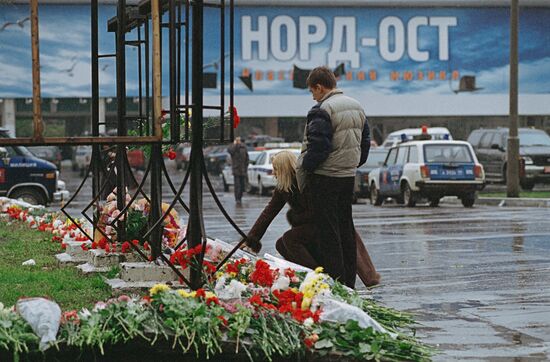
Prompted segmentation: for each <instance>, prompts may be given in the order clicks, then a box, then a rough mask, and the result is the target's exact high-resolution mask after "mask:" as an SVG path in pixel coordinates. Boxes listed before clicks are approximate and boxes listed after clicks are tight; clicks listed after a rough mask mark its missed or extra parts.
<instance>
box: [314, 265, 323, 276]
mask: <svg viewBox="0 0 550 362" xmlns="http://www.w3.org/2000/svg"><path fill="white" fill-rule="evenodd" d="M322 272H323V267H322V266H318V267H317V268H315V273H317V274H320V273H322Z"/></svg>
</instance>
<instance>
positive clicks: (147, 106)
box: [145, 16, 152, 136]
mask: <svg viewBox="0 0 550 362" xmlns="http://www.w3.org/2000/svg"><path fill="white" fill-rule="evenodd" d="M149 52H150V38H149V18H148V17H147V16H146V17H145V117H146V118H147V122H146V126H147V127H146V128H145V134H146V135H147V136H149V135H150V134H151V128H152V127H151V123H150V116H151V111H150V105H151V97H150V86H149V77H150V72H149V67H150V60H149Z"/></svg>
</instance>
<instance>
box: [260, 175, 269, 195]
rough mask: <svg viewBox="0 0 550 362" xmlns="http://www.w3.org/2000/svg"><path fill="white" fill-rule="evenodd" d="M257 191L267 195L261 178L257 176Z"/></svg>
mask: <svg viewBox="0 0 550 362" xmlns="http://www.w3.org/2000/svg"><path fill="white" fill-rule="evenodd" d="M258 193H259V194H260V195H262V196H266V195H267V189H266V188H265V187H264V184H263V183H262V179H261V178H258Z"/></svg>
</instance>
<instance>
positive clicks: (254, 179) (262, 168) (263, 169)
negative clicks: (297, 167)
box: [248, 149, 300, 195]
mask: <svg viewBox="0 0 550 362" xmlns="http://www.w3.org/2000/svg"><path fill="white" fill-rule="evenodd" d="M281 151H291V152H294V153H295V154H296V157H298V156H299V155H300V150H298V149H275V150H266V151H262V152H261V154H260V155H259V156H258V159H257V161H256V164H255V165H250V166H249V167H248V184H249V187H250V189H249V191H250V192H254V191H256V190H257V191H258V193H259V194H260V195H268V194H269V192H270V191H271V190H273V189H274V188H275V178H274V177H273V164H272V160H273V156H275V155H276V154H277V153H279V152H281Z"/></svg>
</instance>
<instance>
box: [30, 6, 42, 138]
mask: <svg viewBox="0 0 550 362" xmlns="http://www.w3.org/2000/svg"><path fill="white" fill-rule="evenodd" d="M38 43H39V36H38V0H31V47H32V114H33V117H32V122H33V128H34V132H33V139H34V141H42V140H43V139H44V135H43V131H44V125H43V124H42V109H41V105H42V99H41V96H40V50H39V46H38Z"/></svg>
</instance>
